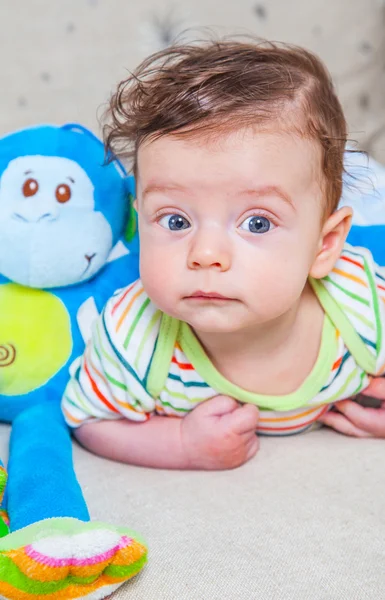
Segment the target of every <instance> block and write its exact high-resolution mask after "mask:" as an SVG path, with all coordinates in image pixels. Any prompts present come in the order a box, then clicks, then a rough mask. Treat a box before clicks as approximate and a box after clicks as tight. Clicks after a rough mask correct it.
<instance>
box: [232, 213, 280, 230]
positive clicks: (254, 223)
mask: <svg viewBox="0 0 385 600" xmlns="http://www.w3.org/2000/svg"><path fill="white" fill-rule="evenodd" d="M272 227H273V224H272V223H271V221H269V219H267V218H266V217H261V216H259V217H258V216H254V217H247V219H245V220H244V221H243V222H242V223H241V224H240V228H241V229H243V230H246V231H250V232H251V233H267V232H268V231H269V230H270V229H272Z"/></svg>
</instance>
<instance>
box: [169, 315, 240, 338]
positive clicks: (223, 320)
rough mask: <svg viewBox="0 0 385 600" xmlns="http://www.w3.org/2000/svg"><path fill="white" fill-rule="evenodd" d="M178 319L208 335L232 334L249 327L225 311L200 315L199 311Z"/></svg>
mask: <svg viewBox="0 0 385 600" xmlns="http://www.w3.org/2000/svg"><path fill="white" fill-rule="evenodd" d="M177 318H179V320H180V321H185V322H186V323H187V324H188V325H190V327H191V328H192V329H193V330H195V331H197V332H201V333H206V334H226V333H228V334H230V333H235V332H237V331H240V330H241V329H244V327H245V326H247V324H245V323H244V321H243V319H237V318H234V316H232V317H231V316H230V315H229V314H226V313H225V312H224V311H223V312H222V313H219V311H218V312H215V311H207V312H206V314H199V313H198V311H197V312H196V313H195V314H194V315H191V314H190V315H180V316H178V317H177Z"/></svg>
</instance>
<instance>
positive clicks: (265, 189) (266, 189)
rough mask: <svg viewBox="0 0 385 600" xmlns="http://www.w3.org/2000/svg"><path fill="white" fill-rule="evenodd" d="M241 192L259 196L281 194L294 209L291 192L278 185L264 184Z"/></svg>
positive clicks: (246, 194) (241, 193) (244, 194)
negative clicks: (288, 192)
mask: <svg viewBox="0 0 385 600" xmlns="http://www.w3.org/2000/svg"><path fill="white" fill-rule="evenodd" d="M239 194H240V195H242V196H256V197H257V198H261V197H266V196H279V197H280V198H281V199H282V200H284V202H286V203H287V204H289V205H290V206H291V208H293V209H294V203H293V200H292V199H291V198H290V196H289V194H287V193H286V192H285V191H284V190H283V189H282V188H280V187H279V186H277V185H263V186H260V187H256V188H251V189H246V190H241V191H240V192H239Z"/></svg>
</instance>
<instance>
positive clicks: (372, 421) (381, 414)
mask: <svg viewBox="0 0 385 600" xmlns="http://www.w3.org/2000/svg"><path fill="white" fill-rule="evenodd" d="M361 394H363V395H368V396H372V397H373V398H378V399H379V400H380V401H381V402H380V406H379V408H370V407H367V406H361V405H360V404H358V403H357V402H354V401H353V400H341V401H340V402H337V403H336V404H335V407H334V410H331V411H329V412H327V413H326V414H325V415H324V416H323V417H321V418H320V421H321V422H322V423H323V424H324V425H327V426H328V427H332V428H333V429H336V430H337V431H339V432H340V433H344V434H345V435H351V436H353V437H362V438H363V437H376V438H385V379H384V378H383V377H375V378H373V379H372V380H371V382H370V384H369V387H367V388H366V390H364V391H363V392H361Z"/></svg>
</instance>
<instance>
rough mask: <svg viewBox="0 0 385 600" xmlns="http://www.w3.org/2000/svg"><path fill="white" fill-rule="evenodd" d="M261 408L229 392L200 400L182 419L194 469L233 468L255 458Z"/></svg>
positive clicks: (189, 461)
mask: <svg viewBox="0 0 385 600" xmlns="http://www.w3.org/2000/svg"><path fill="white" fill-rule="evenodd" d="M258 420H259V411H258V408H257V407H256V406H254V405H252V404H243V405H240V404H239V403H238V402H236V400H234V399H233V398H230V397H229V396H216V397H215V398H212V399H211V400H207V401H206V402H203V403H202V404H199V405H198V406H197V407H196V408H195V409H194V410H193V411H191V412H190V413H189V414H188V415H187V416H186V417H185V418H184V419H183V421H182V424H181V425H182V427H181V435H182V443H183V444H184V446H185V451H186V454H187V457H188V458H187V460H188V466H189V467H190V468H191V469H207V470H217V469H218V470H220V469H233V468H235V467H239V466H240V465H242V464H243V463H245V462H247V461H248V460H249V459H250V458H252V457H253V456H254V455H255V454H256V452H257V450H258V448H259V441H258V438H257V436H256V433H255V430H256V428H257V425H258Z"/></svg>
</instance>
